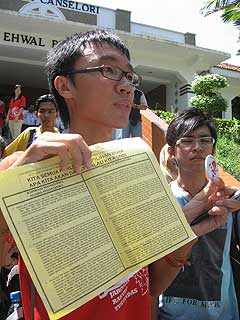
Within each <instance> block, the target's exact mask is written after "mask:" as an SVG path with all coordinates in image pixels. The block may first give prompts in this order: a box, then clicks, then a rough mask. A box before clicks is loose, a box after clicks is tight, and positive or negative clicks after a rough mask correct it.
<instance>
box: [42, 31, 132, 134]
mask: <svg viewBox="0 0 240 320" xmlns="http://www.w3.org/2000/svg"><path fill="white" fill-rule="evenodd" d="M89 43H97V44H98V45H102V44H103V43H108V44H109V45H111V46H112V47H114V48H117V49H119V50H120V51H121V52H122V53H123V54H124V55H125V56H126V57H127V58H128V60H129V61H130V53H129V50H128V48H127V47H126V45H125V44H124V43H123V42H122V41H121V40H120V38H119V37H118V36H117V35H116V34H113V33H112V32H110V31H107V30H100V29H95V30H90V31H87V32H85V33H76V34H74V35H72V36H70V37H67V38H66V39H65V40H63V41H62V42H60V43H58V44H57V45H56V46H55V47H54V48H52V49H51V50H50V52H49V54H48V56H47V63H46V69H47V75H48V83H49V88H50V91H51V92H52V94H53V95H54V98H55V99H56V101H57V104H58V108H59V112H60V116H61V119H62V121H63V123H64V126H65V128H66V127H68V126H69V112H68V108H67V106H66V103H65V100H64V98H63V97H62V96H60V95H59V93H58V91H57V90H56V89H55V87H54V80H55V78H56V77H57V76H58V75H65V74H67V72H69V71H71V70H72V69H73V67H74V64H75V62H76V61H77V59H78V58H79V57H82V55H83V52H84V49H85V48H86V47H87V45H88V44H89ZM69 78H70V79H71V81H72V83H73V84H74V78H73V76H72V75H70V76H69Z"/></svg>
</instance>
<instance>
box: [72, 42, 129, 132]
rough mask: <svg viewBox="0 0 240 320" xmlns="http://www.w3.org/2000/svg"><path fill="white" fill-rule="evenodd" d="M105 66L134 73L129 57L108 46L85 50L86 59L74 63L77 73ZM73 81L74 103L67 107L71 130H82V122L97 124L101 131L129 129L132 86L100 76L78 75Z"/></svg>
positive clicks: (127, 82)
mask: <svg viewBox="0 0 240 320" xmlns="http://www.w3.org/2000/svg"><path fill="white" fill-rule="evenodd" d="M103 64H108V65H112V66H115V67H118V68H120V69H122V70H124V71H132V70H131V66H130V65H129V60H128V59H127V57H126V56H125V55H123V54H122V53H121V51H120V50H118V49H116V48H113V47H111V46H110V45H108V44H107V43H103V44H102V46H99V45H97V44H90V45H89V46H88V47H87V48H86V49H85V54H84V56H83V57H80V58H79V59H78V60H77V62H76V63H75V66H74V70H78V69H83V68H87V67H95V66H101V65H103ZM74 81H75V86H74V87H73V89H72V92H73V99H71V101H70V103H68V106H69V111H70V127H74V128H77V127H80V124H79V121H82V122H84V123H85V124H86V125H87V123H88V124H89V125H92V124H94V126H95V128H98V129H99V130H104V128H108V129H112V128H123V127H126V126H127V124H128V118H129V113H130V109H131V106H132V101H133V86H132V85H131V84H130V83H129V81H128V80H127V79H126V78H125V77H123V78H122V79H121V80H120V81H114V80H110V79H107V78H105V77H103V75H102V74H101V73H100V72H91V73H85V74H75V75H74ZM74 131H75V132H76V130H74Z"/></svg>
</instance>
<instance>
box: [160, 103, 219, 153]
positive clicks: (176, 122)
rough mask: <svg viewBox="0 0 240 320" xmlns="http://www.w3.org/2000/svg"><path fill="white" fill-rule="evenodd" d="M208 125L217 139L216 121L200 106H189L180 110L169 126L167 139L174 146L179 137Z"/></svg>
mask: <svg viewBox="0 0 240 320" xmlns="http://www.w3.org/2000/svg"><path fill="white" fill-rule="evenodd" d="M202 126H207V127H208V129H209V131H210V133H211V136H212V137H213V138H214V139H215V142H214V145H215V144H216V141H217V130H216V127H215V124H214V122H213V121H212V120H211V119H209V118H208V117H207V115H206V114H205V113H204V112H203V111H202V110H201V109H199V108H195V107H193V108H187V109H184V110H183V111H181V112H179V113H178V114H177V115H176V117H175V118H174V119H173V120H172V121H171V123H170V124H169V126H168V130H167V135H166V140H167V143H168V144H169V145H170V146H171V147H172V148H174V147H175V145H176V142H177V140H178V139H180V138H182V137H184V136H187V135H189V134H191V133H192V132H193V131H194V130H196V129H197V128H199V127H202Z"/></svg>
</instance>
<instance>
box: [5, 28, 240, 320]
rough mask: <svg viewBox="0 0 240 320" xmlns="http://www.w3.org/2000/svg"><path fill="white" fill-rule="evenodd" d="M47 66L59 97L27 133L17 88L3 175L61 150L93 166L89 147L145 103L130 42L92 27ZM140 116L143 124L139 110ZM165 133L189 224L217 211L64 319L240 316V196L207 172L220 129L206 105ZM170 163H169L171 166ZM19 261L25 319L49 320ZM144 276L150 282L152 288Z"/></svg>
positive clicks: (53, 54) (49, 100) (55, 52)
mask: <svg viewBox="0 0 240 320" xmlns="http://www.w3.org/2000/svg"><path fill="white" fill-rule="evenodd" d="M46 68H47V73H48V80H49V90H50V92H51V94H46V95H44V96H41V97H40V98H39V99H38V100H37V103H36V106H35V108H36V110H35V112H36V117H37V118H34V117H32V116H33V115H30V114H31V113H32V111H30V110H31V108H30V110H29V111H28V112H29V113H28V116H27V118H28V121H27V122H25V125H26V126H28V127H25V130H24V131H23V132H22V133H21V134H20V131H21V129H20V128H21V126H22V124H24V109H25V108H26V99H25V98H24V97H23V95H22V87H21V86H19V85H17V86H16V87H15V95H14V98H13V99H12V100H11V103H10V105H11V108H10V105H9V110H10V111H8V114H7V118H6V122H7V123H9V122H10V121H11V124H10V123H9V128H10V132H11V135H12V138H13V139H14V140H13V141H12V142H11V143H10V144H9V145H8V146H7V147H6V148H5V151H4V152H2V154H3V160H2V161H1V162H0V171H3V170H7V169H8V168H9V167H11V168H14V167H18V166H22V165H25V164H28V163H33V162H37V161H40V160H42V159H45V158H46V156H52V155H58V156H59V157H60V159H61V167H62V169H66V167H67V163H68V160H69V159H71V161H72V163H73V168H74V170H75V171H76V172H77V173H79V172H81V169H82V167H83V165H84V166H86V167H90V166H91V151H90V149H89V145H92V144H96V143H100V142H106V141H109V140H111V139H112V131H113V129H122V128H127V126H128V125H129V116H130V111H131V109H132V107H133V109H132V110H134V108H135V109H137V110H139V109H144V108H146V107H147V103H146V101H143V100H141V94H139V97H135V99H138V100H137V102H136V100H135V102H134V94H135V95H136V92H137V91H136V90H135V87H137V86H139V85H140V82H141V77H140V76H139V75H138V74H137V73H135V72H134V69H133V67H132V65H131V60H130V53H129V50H128V48H127V47H126V45H125V44H124V43H123V42H122V41H121V40H120V39H119V37H118V36H116V35H115V34H113V33H111V32H109V31H106V30H92V31H88V32H86V33H79V34H75V35H73V36H69V37H67V38H66V39H65V40H64V41H62V42H60V43H59V44H58V45H57V46H55V47H54V48H52V49H51V51H50V52H49V54H48V57H47V64H46ZM89 88H91V90H89ZM16 101H17V103H16ZM136 106H140V107H136ZM58 112H59V114H60V116H61V119H62V121H63V124H64V127H65V128H66V129H67V130H66V131H67V133H65V132H63V133H61V134H59V133H58V129H56V128H55V127H54V123H55V122H54V120H56V118H57V116H58ZM31 118H32V119H34V120H33V121H35V120H36V119H38V121H40V123H41V125H40V127H38V128H37V129H36V128H33V126H32V124H31V123H30V119H31ZM137 120H138V121H140V118H139V112H138V116H137ZM138 121H137V122H138ZM14 122H16V123H14ZM20 124H21V126H20ZM130 124H131V123H130ZM35 125H36V123H35ZM29 126H30V127H29ZM127 130H128V132H129V131H130V127H129V129H127ZM45 131H47V132H45ZM140 133H141V132H140ZM138 134H139V130H138ZM126 135H127V136H129V133H127V134H126ZM130 135H132V136H133V135H134V133H133V134H132V133H130ZM166 138H167V143H168V146H167V148H166V150H165V152H167V155H168V157H169V159H171V160H172V161H171V162H172V164H174V166H173V168H171V169H170V170H168V173H169V176H172V180H174V181H173V182H172V183H171V189H172V192H173V194H174V196H175V197H176V198H177V200H178V202H179V204H180V206H181V207H182V210H183V212H184V214H185V216H186V218H187V221H188V223H189V224H190V225H191V222H192V221H193V220H194V219H195V218H196V216H198V215H200V214H201V213H203V212H205V211H206V210H207V211H208V213H209V215H208V217H207V219H205V220H203V221H201V222H199V223H198V224H196V225H194V226H192V230H193V231H194V233H195V234H196V236H197V237H198V238H197V239H196V240H194V241H192V242H190V243H188V244H186V245H184V246H182V247H181V248H179V249H178V250H176V251H174V252H172V253H170V254H168V255H167V256H165V257H164V258H162V259H159V260H157V261H155V262H153V263H152V264H151V265H149V266H145V267H144V268H143V269H141V270H137V271H136V272H135V273H132V274H130V275H129V276H128V277H126V278H124V279H122V281H121V282H120V283H116V284H115V285H114V286H113V287H112V288H109V289H108V290H107V293H106V294H104V295H99V296H96V297H94V298H93V299H91V300H90V301H88V302H87V303H85V304H84V305H83V306H81V307H79V308H77V309H76V310H74V311H72V312H71V313H69V314H67V315H65V316H64V317H62V318H61V319H63V320H79V319H81V320H100V319H106V320H113V319H114V320H130V319H133V320H135V319H138V320H150V319H151V318H152V319H159V320H162V319H201V320H208V319H209V320H211V319H221V320H222V319H223V320H228V319H229V320H230V319H233V320H234V319H236V320H237V319H238V318H239V315H238V312H239V310H238V306H237V300H236V293H235V291H234V284H233V281H232V273H231V264H230V257H229V256H230V254H229V246H230V238H231V223H232V213H231V212H233V211H234V212H236V211H237V210H240V201H238V200H232V199H230V198H229V197H230V196H231V195H232V193H233V192H235V191H237V189H236V188H234V187H230V186H226V185H225V184H224V182H223V181H222V180H221V179H220V178H215V179H214V180H210V181H208V180H207V179H206V177H205V173H204V159H205V157H206V156H207V155H209V154H213V153H214V151H215V145H216V140H217V136H216V129H215V127H214V125H213V123H212V122H211V121H210V120H209V119H207V118H206V116H205V115H204V114H203V113H202V112H201V111H199V110H196V109H195V108H191V109H187V110H184V111H183V112H182V113H180V114H179V115H178V116H177V117H176V118H175V119H174V120H173V122H172V123H171V124H170V125H169V128H168V131H167V136H166ZM165 160H166V159H165ZM167 163H168V161H167V160H166V161H165V166H166V167H168V164H167ZM173 171H174V175H171V172H173ZM239 225H240V223H239ZM0 231H1V233H0V263H1V265H0V267H5V268H7V267H8V265H9V263H8V262H9V261H8V262H4V259H5V256H3V252H5V253H6V250H4V248H5V247H7V248H11V245H12V244H14V240H13V239H12V237H11V235H10V234H9V230H8V226H7V224H6V222H5V220H4V218H3V216H2V215H1V214H0ZM10 252H11V251H10ZM4 263H5V264H4ZM6 263H8V265H6ZM18 264H19V277H20V289H21V294H22V303H23V310H24V316H25V319H26V320H32V319H35V320H49V316H48V314H47V311H46V308H45V306H44V304H43V302H42V299H41V297H40V296H39V294H38V292H37V290H36V288H35V289H34V291H32V280H31V277H30V274H29V272H28V270H27V267H26V265H25V263H24V261H23V259H22V257H21V254H19V257H18ZM183 268H184V270H183ZM181 270H182V272H180V271H181ZM137 278H141V279H142V282H144V283H145V284H146V290H144V292H143V291H142V290H140V288H139V282H138V281H137V280H136V279H137ZM143 278H144V279H143ZM116 290H118V296H119V299H120V300H122V306H121V308H119V309H116V308H115V307H114V298H113V297H114V296H115V293H116ZM133 292H134V294H132V293H133ZM151 296H152V298H150V297H151ZM159 296H160V298H158V297H159ZM33 297H34V298H33Z"/></svg>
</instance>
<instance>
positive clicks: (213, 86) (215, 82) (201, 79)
mask: <svg viewBox="0 0 240 320" xmlns="http://www.w3.org/2000/svg"><path fill="white" fill-rule="evenodd" d="M227 86H228V83H227V79H226V78H225V77H223V76H221V75H219V74H206V75H204V76H196V77H195V78H194V80H193V82H192V90H193V92H194V93H195V94H200V95H209V94H210V93H218V90H219V89H223V88H225V87H227Z"/></svg>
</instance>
